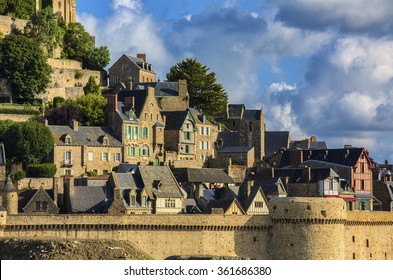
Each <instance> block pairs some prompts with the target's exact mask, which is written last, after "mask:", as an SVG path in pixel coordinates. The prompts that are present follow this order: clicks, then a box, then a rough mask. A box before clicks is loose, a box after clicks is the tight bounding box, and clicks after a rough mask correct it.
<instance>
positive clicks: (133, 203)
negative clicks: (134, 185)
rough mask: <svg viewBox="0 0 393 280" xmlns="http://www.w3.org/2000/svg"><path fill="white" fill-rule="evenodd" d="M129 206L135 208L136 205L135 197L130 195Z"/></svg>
mask: <svg viewBox="0 0 393 280" xmlns="http://www.w3.org/2000/svg"><path fill="white" fill-rule="evenodd" d="M130 204H131V206H135V205H136V197H135V195H131V199H130Z"/></svg>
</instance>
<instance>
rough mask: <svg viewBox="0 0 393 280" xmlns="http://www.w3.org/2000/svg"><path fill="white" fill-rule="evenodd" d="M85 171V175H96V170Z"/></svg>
mask: <svg viewBox="0 0 393 280" xmlns="http://www.w3.org/2000/svg"><path fill="white" fill-rule="evenodd" d="M86 173H87V176H89V177H95V176H98V173H97V171H87V172H86Z"/></svg>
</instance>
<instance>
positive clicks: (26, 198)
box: [18, 187, 59, 213]
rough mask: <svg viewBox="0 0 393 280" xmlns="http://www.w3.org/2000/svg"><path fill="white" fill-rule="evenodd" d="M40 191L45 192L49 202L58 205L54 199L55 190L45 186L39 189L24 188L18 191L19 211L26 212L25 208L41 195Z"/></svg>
mask: <svg viewBox="0 0 393 280" xmlns="http://www.w3.org/2000/svg"><path fill="white" fill-rule="evenodd" d="M39 192H43V193H44V194H46V195H47V198H48V201H49V203H51V204H53V206H56V204H55V202H54V201H53V198H54V194H53V190H46V189H44V188H43V187H40V188H39V189H38V190H37V189H35V190H23V191H20V192H19V193H18V212H19V213H22V212H25V209H24V208H26V207H28V206H29V205H30V204H31V203H34V200H33V198H35V196H37V195H39ZM56 208H57V206H56ZM57 209H58V208H57ZM58 210H59V209H58ZM57 213H58V212H57Z"/></svg>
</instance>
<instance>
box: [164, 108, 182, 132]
mask: <svg viewBox="0 0 393 280" xmlns="http://www.w3.org/2000/svg"><path fill="white" fill-rule="evenodd" d="M161 114H162V115H163V116H165V117H166V123H165V130H180V129H181V128H182V126H183V123H184V121H185V120H186V118H187V115H188V110H185V111H166V112H161Z"/></svg>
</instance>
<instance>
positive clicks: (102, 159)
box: [101, 153, 104, 161]
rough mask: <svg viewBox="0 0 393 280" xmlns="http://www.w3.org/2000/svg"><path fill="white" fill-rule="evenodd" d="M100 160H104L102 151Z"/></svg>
mask: <svg viewBox="0 0 393 280" xmlns="http://www.w3.org/2000/svg"><path fill="white" fill-rule="evenodd" d="M101 161H104V153H101Z"/></svg>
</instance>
